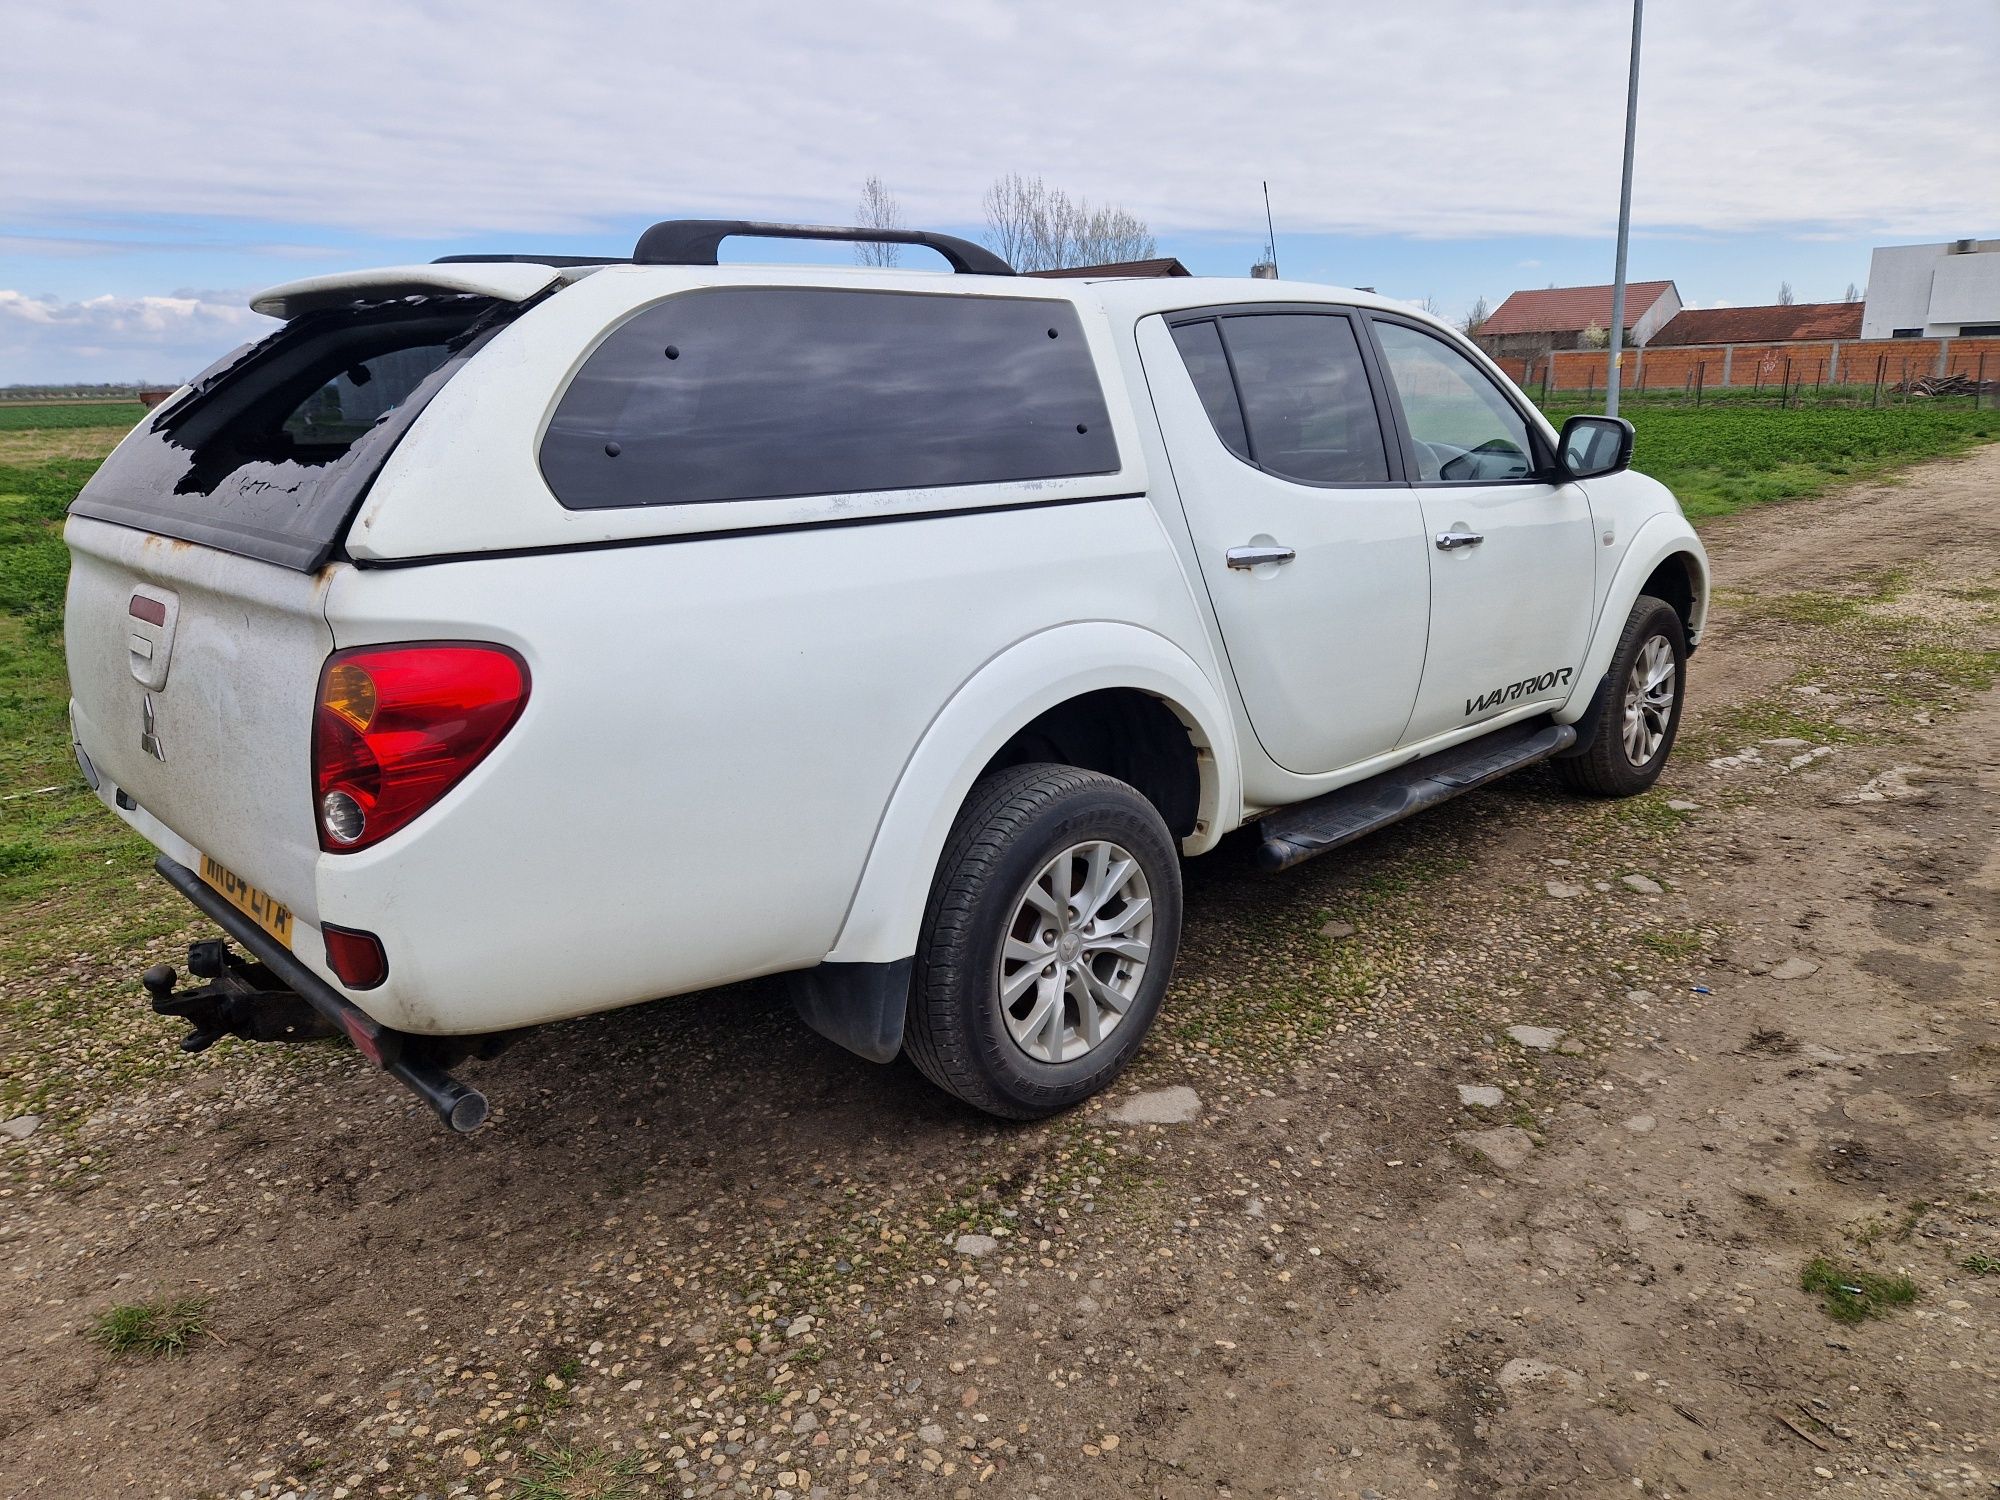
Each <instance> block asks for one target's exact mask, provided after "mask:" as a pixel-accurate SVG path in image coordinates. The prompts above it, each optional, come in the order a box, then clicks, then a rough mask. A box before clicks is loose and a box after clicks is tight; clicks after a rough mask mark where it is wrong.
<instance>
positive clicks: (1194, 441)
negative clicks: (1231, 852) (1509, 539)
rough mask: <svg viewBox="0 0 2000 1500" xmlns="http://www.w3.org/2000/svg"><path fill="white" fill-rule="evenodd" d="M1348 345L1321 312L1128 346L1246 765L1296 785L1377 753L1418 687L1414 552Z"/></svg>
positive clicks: (1406, 502) (1418, 525) (1404, 494)
mask: <svg viewBox="0 0 2000 1500" xmlns="http://www.w3.org/2000/svg"><path fill="white" fill-rule="evenodd" d="M1364 338H1365V332H1364V330H1363V329H1361V327H1360V326H1359V325H1358V324H1357V323H1356V322H1355V321H1354V319H1353V318H1352V317H1350V316H1349V315H1348V314H1346V313H1344V312H1342V311H1341V310H1339V309H1337V308H1330V307H1329V308H1322V309H1317V310H1314V309H1310V308H1304V309H1299V310H1268V308H1265V309H1254V310H1253V309H1246V310H1240V311H1239V310H1217V311H1213V312H1201V313H1193V314H1187V315H1179V316H1175V317H1173V318H1172V319H1171V320H1168V319H1160V318H1153V319H1148V320H1147V322H1146V323H1145V324H1144V325H1143V326H1142V327H1141V330H1140V339H1139V345H1140V352H1141V356H1142V358H1143V360H1144V362H1145V366H1146V372H1147V377H1148V381H1149V383H1150V387H1151V390H1152V395H1153V400H1154V403H1155V405H1156V408H1157V410H1158V412H1159V417H1160V427H1161V430H1162V432H1163V433H1164V434H1165V437H1166V443H1167V452H1168V456H1169V457H1170V458H1171V460H1172V463H1173V472H1174V482H1175V484H1176V486H1177V487H1178V488H1179V491H1180V497H1181V504H1182V505H1183V507H1184V508H1185V509H1186V512H1187V518H1188V526H1189V531H1190V534H1191V536H1192V538H1193V542H1194V548H1195V552H1196V554H1197V556H1198V558H1199V562H1200V568H1201V577H1202V582H1203V583H1204V584H1205V585H1206V586H1207V589H1208V594H1209V598H1210V600H1211V601H1212V602H1213V604H1214V608H1215V616H1216V620H1217V622H1218V623H1219V625H1220V627H1221V631H1222V637H1223V643H1224V646H1225V647H1226V649H1227V652H1228V659H1229V665H1230V668H1231V670H1232V671H1233V673H1234V674H1235V678H1236V685H1237V690H1238V691H1239V693H1240V694H1241V695H1242V701H1243V706H1244V710H1245V712H1246V714H1247V716H1248V718H1249V720H1250V724H1251V727H1252V729H1253V730H1254V731H1255V733H1256V736H1257V740H1258V743H1259V744H1261V745H1262V746H1263V748H1264V752H1265V753H1266V754H1267V755H1268V756H1270V758H1271V759H1272V760H1273V761H1274V762H1276V763H1277V764H1278V765H1279V766H1280V767H1282V768H1284V769H1285V770H1287V771H1293V772H1298V773H1301V774H1307V775H1311V774H1317V773H1321V772H1327V771H1336V770H1339V769H1341V768H1343V767H1345V766H1349V765H1352V764H1354V763H1355V762H1357V761H1361V760H1366V759H1367V758H1368V757H1370V756H1372V755H1379V754H1382V753H1384V752H1387V751H1389V750H1393V749H1394V748H1395V747H1396V745H1397V744H1398V742H1399V741H1400V740H1401V738H1402V735H1403V730H1404V726H1405V725H1406V724H1407V722H1408V720H1409V717H1410V709H1411V705H1412V704H1413V703H1414V701H1415V699H1416V693H1417V684H1418V682H1419V681H1420V679H1421V677H1422V675H1423V664H1424V634H1425V631H1426V628H1427V624H1428V616H1429V609H1430V602H1429V594H1430V581H1429V573H1430V550H1429V549H1430V543H1429V540H1428V538H1427V537H1426V535H1425V531H1424V516H1423V510H1422V507H1421V506H1420V505H1419V504H1418V502H1417V499H1416V496H1415V495H1414V494H1413V493H1412V491H1411V490H1410V489H1409V488H1408V487H1407V486H1406V485H1404V484H1403V483H1402V482H1401V477H1402V476H1401V467H1402V463H1401V455H1400V453H1399V452H1398V451H1397V449H1396V448H1395V447H1394V446H1392V442H1393V440H1392V439H1391V438H1389V437H1388V436H1387V432H1388V421H1387V406H1386V401H1385V400H1384V401H1378V396H1379V395H1380V393H1379V392H1378V391H1377V390H1376V389H1375V388H1374V387H1372V386H1371V383H1370V380H1369V373H1368V368H1367V362H1366V359H1365V357H1364V354H1363V340H1364Z"/></svg>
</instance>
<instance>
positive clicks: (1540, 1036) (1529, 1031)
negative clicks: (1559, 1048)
mask: <svg viewBox="0 0 2000 1500" xmlns="http://www.w3.org/2000/svg"><path fill="white" fill-rule="evenodd" d="M1507 1035H1508V1036H1510V1037H1512V1038H1513V1039H1514V1040H1515V1041H1517V1042H1519V1043H1520V1044H1521V1045H1522V1046H1523V1047H1526V1048H1527V1049H1528V1050H1529V1051H1530V1052H1553V1051H1554V1050H1555V1048H1556V1043H1558V1042H1560V1041H1561V1040H1562V1036H1563V1034H1562V1032H1561V1030H1560V1029H1558V1028H1557V1027H1554V1026H1509V1027H1508V1028H1507Z"/></svg>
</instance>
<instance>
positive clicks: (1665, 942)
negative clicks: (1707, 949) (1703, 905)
mask: <svg viewBox="0 0 2000 1500" xmlns="http://www.w3.org/2000/svg"><path fill="white" fill-rule="evenodd" d="M1639 941H1640V942H1641V943H1643V944H1644V945H1645V946H1646V947H1648V948H1651V949H1652V950H1653V951H1654V952H1655V953H1657V954H1659V955H1660V956H1661V957H1662V958H1692V957H1694V955H1695V954H1697V953H1699V952H1701V934H1700V933H1698V932H1685V931H1675V932H1642V933H1640V934H1639Z"/></svg>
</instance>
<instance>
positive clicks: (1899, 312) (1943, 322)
mask: <svg viewBox="0 0 2000 1500" xmlns="http://www.w3.org/2000/svg"><path fill="white" fill-rule="evenodd" d="M1960 334H1964V335H1968V336H1970V335H1986V336H1989V337H1990V336H1993V335H2000V240H1952V241H1950V242H1949V243H1947V244H1942V245H1882V246H1879V247H1878V248H1877V249H1876V251H1875V253H1874V254H1873V255H1872V256H1870V257H1869V261H1868V305H1867V308H1866V309H1865V310H1864V311H1863V313H1862V315H1861V336H1862V337H1863V338H1864V339H1888V338H1901V339H1914V338H1953V337H1956V336H1958V335H1960Z"/></svg>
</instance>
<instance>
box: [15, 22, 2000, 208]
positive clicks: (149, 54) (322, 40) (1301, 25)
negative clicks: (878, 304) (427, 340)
mask: <svg viewBox="0 0 2000 1500" xmlns="http://www.w3.org/2000/svg"><path fill="white" fill-rule="evenodd" d="M1626 16H1627V11H1626V8H1625V7H1624V6H1623V5H1622V4H1619V5H1607V4H1602V3H1596V0H1544V3H1537V4H1534V5H1526V4H1495V3H1490V0H1431V3H1426V4H1422V5H1410V6H1402V7H1394V8H1391V7H1380V8H1377V7H1365V6H1338V5H1328V4H1326V3H1325V0H1243V3H1239V4H1235V5H1229V6H1218V5H1208V4H1198V3H1179V4H1175V3H1168V0H1103V3H1100V4H1096V5H1089V6H1077V5H1074V4H1071V3H1058V0H972V3H968V4H962V5H950V6H937V5H930V4H923V3H918V0H901V3H888V0H844V3H841V4H836V5H821V6H802V5H793V4H784V3H780V0H737V3H734V4H730V5H719V4H711V5H706V6H703V5H695V4H689V3H681V4H659V3H657V0H604V3H597V4H590V5H584V6H560V5H555V6H551V5H547V4H543V3H539V0H538V3H529V0H482V3H479V4H471V3H467V0H441V3H433V4H427V5H424V6H412V5H408V4H405V3H400V0H351V3H347V4H341V5H325V4H320V3H313V4H304V3H301V0H272V3H267V4H265V5H262V6H259V7H256V8H255V9H254V10H249V11H246V10H245V9H244V8H243V7H241V6H240V5H237V4H231V3H226V0H184V3H181V4H176V5H171V6H166V5H157V4H139V3H126V4H118V3H109V0H98V3H90V0H70V3H66V4H64V5H60V6H40V7H27V8H24V9H22V10H20V11H19V12H17V13H15V14H12V15H10V18H9V22H8V45H7V47H6V49H5V53H4V55H0V139H4V140H5V141H6V142H7V143H8V147H7V150H6V151H5V152H4V153H0V204H5V205H7V213H8V215H9V217H10V218H12V219H15V220H17V221H18V222H16V223H13V224H10V225H8V226H6V227H8V228H13V229H21V228H24V227H28V226H30V225H32V226H36V227H42V228H49V229H51V230H52V231H54V232H66V233H76V232H81V231H80V230H79V226H81V225H86V224H101V223H104V222H107V221H110V220H116V219H120V218H125V219H128V220H129V219H130V218H131V217H132V216H153V215H169V216H175V217H176V218H186V217H189V216H195V217H200V216H216V215H225V216H239V217H241V218H243V219H245V220H249V221H255V222H258V223H262V224H272V223H275V224H282V225H287V226H320V227H328V228H339V229H349V230H361V231H366V232H369V233H398V232H409V233H414V234H421V235H451V236H459V237H464V236H470V235H475V234H479V233H482V232H483V233H486V234H498V235H500V236H502V238H503V239H504V241H505V242H506V243H513V244H518V243H521V242H522V241H523V240H524V239H526V238H528V237H530V236H532V235H534V234H536V233H543V234H547V233H558V232H560V233H571V232H585V233H587V232H590V231H592V230H595V229H598V228H599V227H600V226H602V225H604V224H605V223H606V221H608V220H611V219H614V218H615V219H619V220H621V221H622V220H627V219H629V218H631V217H633V216H639V215H649V214H650V215H656V216H660V217H665V216H669V215H673V214H685V213H694V212H707V213H721V214H743V215H748V216H773V217H777V216H787V217H796V216H805V217H812V218H830V219H845V218H846V217H847V216H848V215H849V213H850V212H851V209H852V204H853V200H854V198H855V195H856V193H857V191H858V189H859V186H860V183H861V179H862V178H863V176H864V175H866V174H867V173H869V172H880V173H881V174H882V175H883V176H884V178H885V179H886V180H887V181H888V183H889V184H890V186H891V188H892V189H893V190H894V191H895V192H896V193H897V195H898V196H899V197H900V198H901V200H902V202H903V205H904V208H905V211H906V214H907V215H908V217H910V218H911V219H912V220H914V221H917V222H924V221H932V222H956V223H966V222H971V221H974V220H976V219H977V217H978V202H979V194H980V191H981V189H982V187H983V186H984V184H985V183H986V182H987V181H988V180H990V179H991V178H992V177H993V176H994V175H995V174H996V173H999V172H1002V171H1007V170H1020V171H1025V172H1030V173H1037V172H1038V173H1042V174H1044V175H1046V176H1047V177H1048V178H1049V179H1050V180H1052V181H1054V182H1058V183H1060V184H1061V185H1063V186H1065V187H1068V188H1070V189H1071V190H1073V191H1077V192H1081V193H1085V194H1087V195H1089V196H1091V197H1093V198H1099V199H1113V200H1117V201H1120V202H1123V203H1125V204H1127V205H1128V206H1130V207H1132V208H1134V209H1136V210H1137V211H1138V212H1140V213H1142V214H1144V215H1145V216H1146V217H1148V218H1149V219H1150V220H1151V221H1152V223H1153V225H1154V227H1155V228H1156V229H1165V230H1169V231H1172V230H1186V231H1204V230H1225V229H1227V230H1237V231H1242V232H1245V233H1255V232H1256V231H1258V230H1260V229H1261V222H1260V221H1261V217H1262V215H1261V202H1260V200H1259V198H1258V181H1259V180H1260V179H1261V178H1265V177H1268V178H1270V180H1271V187H1272V197H1273V200H1274V204H1275V206H1276V208H1277V213H1278V219H1279V228H1280V235H1281V238H1282V236H1283V234H1285V233H1287V232H1298V231H1303V230H1354V231H1367V232H1374V233H1398V234H1416V235H1471V234H1488V233H1593V234H1594V233H1600V232H1603V231H1604V230H1605V229H1606V227H1607V226H1608V225H1609V223H1610V221H1611V218H1612V215H1613V214H1614V213H1615V208H1616V194H1617V179H1618V161H1619V146H1620V127H1621V113H1622V108H1623V102H1624V81H1625V71H1624V60H1625V47H1626V31H1625V27H1626V24H1627V21H1626ZM1647 25H1648V31H1647V37H1646V51H1645V64H1644V76H1643V81H1642V85H1641V112H1640V121H1639V160H1638V185H1637V190H1636V194H1635V201H1634V213H1635V219H1636V221H1637V223H1638V224H1639V225H1640V227H1641V228H1649V229H1653V230H1659V229H1670V228H1690V227H1691V228H1698V229H1701V230H1706V231H1740V230H1746V229H1749V230H1755V229H1785V228H1799V229H1804V230H1807V231H1817V232H1846V233H1852V234H1869V235H1882V236H1894V235H1907V236H1909V237H1914V238H1937V237H1943V235H1945V234H1946V233H1947V232H1963V233H1973V232H1977V231H1981V230H1990V229H1992V228H1993V227H1994V226H1993V223H1992V216H1993V212H1994V207H1995V204H1994V199H1993V193H1992V188H1993V184H1994V183H1996V182H2000V136H1996V134H1995V133H1994V132H1992V131H1982V130H1976V129H1972V128H1969V127H1968V126H1967V124H1966V121H1967V120H1968V119H1969V118H1972V117H1973V116H1975V115H1976V114H1977V113H1978V111H1980V110H1982V109H1985V108H1987V107H1988V106H1989V105H1990V102H1991V101H1992V100H1993V99H1994V98H1996V97H2000V7H1996V6H1993V5H1991V4H1987V3H1977V4H1972V5H1966V4H1964V3H1963V0H1910V3H1908V4H1905V5H1903V6H1901V7H1899V8H1898V9H1897V10H1896V11H1895V13H1894V17H1893V19H1885V14H1884V12H1883V11H1882V10H1881V8H1880V6H1879V4H1878V3H1876V0H1771V3H1767V4H1761V5H1756V6H1746V5H1741V4H1739V3H1737V0H1687V3H1684V4H1681V5H1678V6H1670V7H1666V6H1663V7H1656V8H1655V9H1654V10H1653V11H1652V12H1651V13H1650V14H1649V15H1648V18H1647ZM1444 38H1450V39H1451V40H1450V43H1449V44H1448V45H1447V44H1445V43H1444V42H1443V39H1444ZM1959 226H1967V227H1964V228H1963V229H1960V228H1959Z"/></svg>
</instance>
